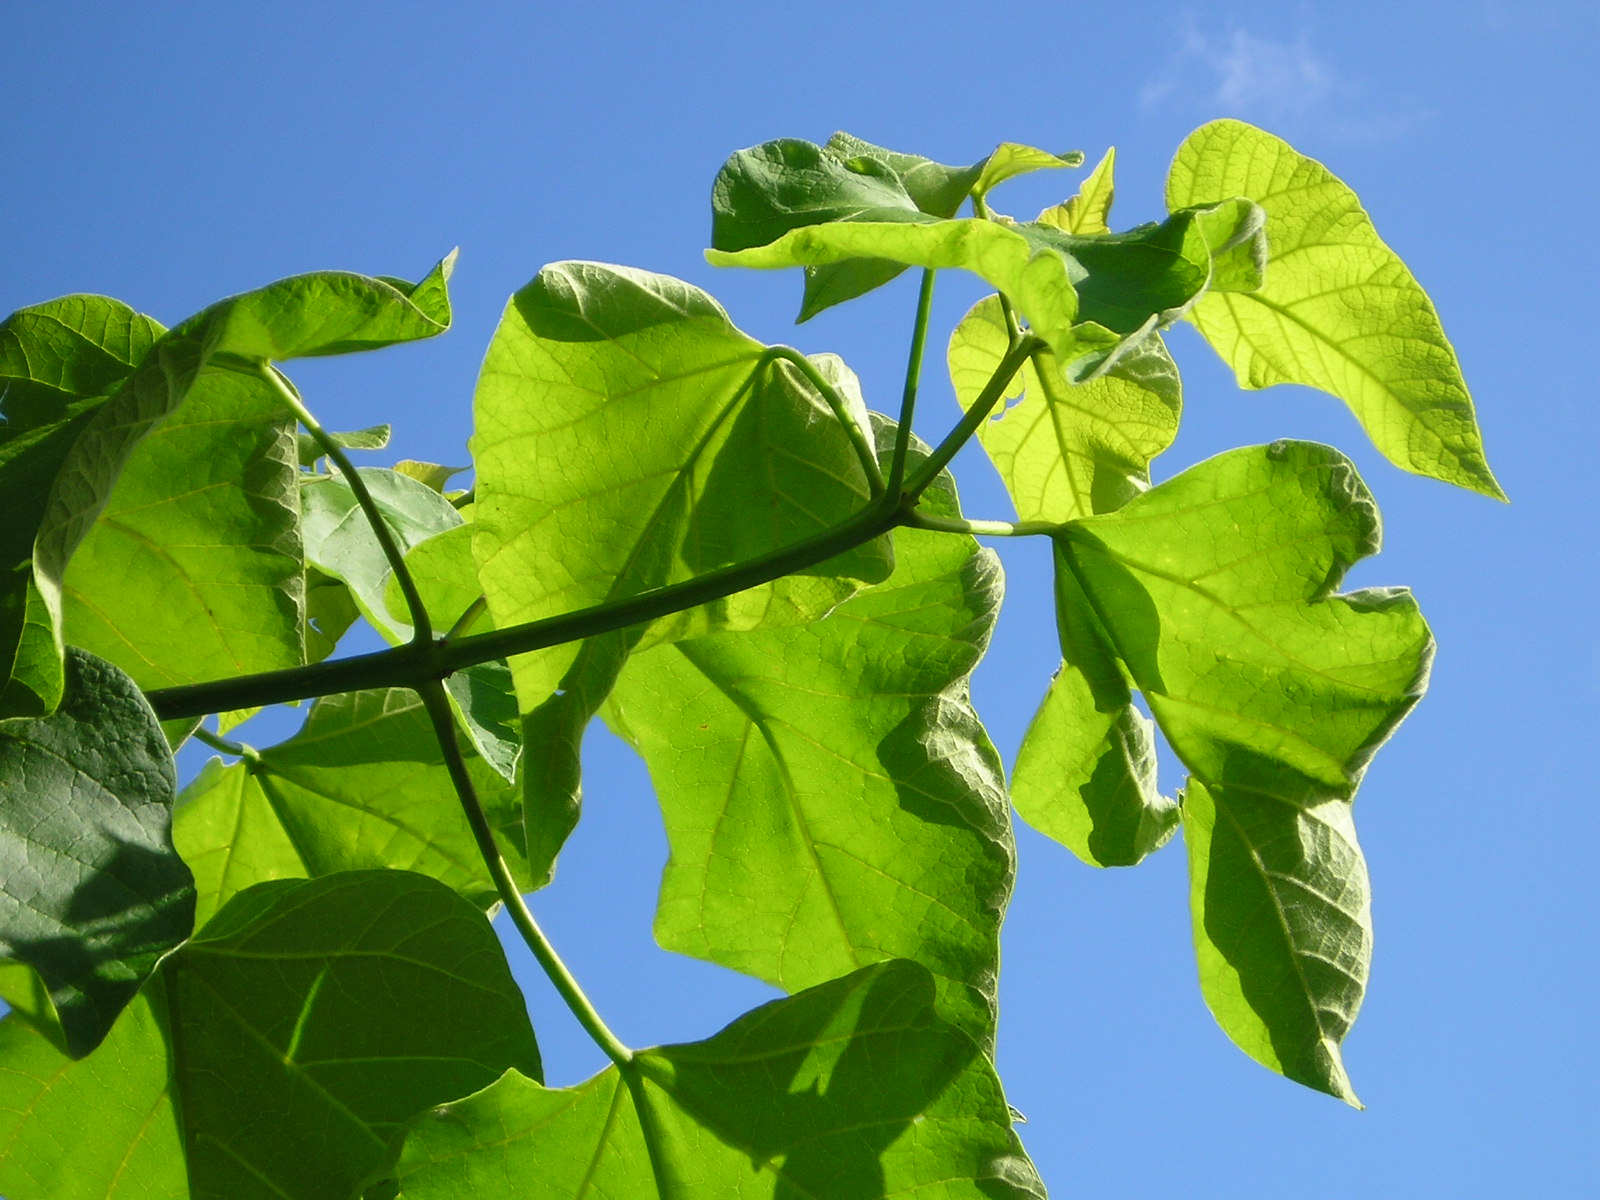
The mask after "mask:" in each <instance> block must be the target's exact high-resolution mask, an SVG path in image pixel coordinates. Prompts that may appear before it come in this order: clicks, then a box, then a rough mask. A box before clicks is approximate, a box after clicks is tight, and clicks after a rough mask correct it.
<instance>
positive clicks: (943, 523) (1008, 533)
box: [905, 511, 1062, 537]
mask: <svg viewBox="0 0 1600 1200" xmlns="http://www.w3.org/2000/svg"><path fill="white" fill-rule="evenodd" d="M905 523H906V525H908V526H910V527H911V528H913V529H933V530H937V531H938V532H940V533H970V534H974V535H976V536H979V537H1037V536H1039V535H1041V534H1042V535H1044V536H1047V537H1048V536H1050V535H1052V534H1056V533H1060V532H1061V528H1062V527H1061V526H1060V525H1056V524H1053V523H1051V522H1049V521H964V520H962V519H961V518H959V517H936V516H933V515H932V514H931V513H924V512H915V511H914V512H912V513H911V514H910V515H909V516H907V518H906V521H905Z"/></svg>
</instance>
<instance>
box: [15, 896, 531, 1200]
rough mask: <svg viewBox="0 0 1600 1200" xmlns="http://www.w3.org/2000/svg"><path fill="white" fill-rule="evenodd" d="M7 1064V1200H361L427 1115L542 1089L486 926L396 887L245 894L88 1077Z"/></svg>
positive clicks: (57, 1067) (31, 1050)
mask: <svg viewBox="0 0 1600 1200" xmlns="http://www.w3.org/2000/svg"><path fill="white" fill-rule="evenodd" d="M0 1048H3V1049H5V1050H6V1051H8V1054H7V1067H8V1069H7V1071H6V1072H5V1073H3V1074H0V1136H3V1137H4V1139H5V1143H4V1144H5V1146H6V1152H5V1153H4V1154H3V1155H0V1188H4V1191H5V1195H6V1196H8V1197H10V1198H11V1200H91V1198H93V1200H100V1198H101V1197H107V1196H114V1197H128V1198H129V1200H133V1198H135V1197H138V1198H143V1197H146V1196H161V1197H173V1198H183V1200H189V1198H193V1200H225V1198H226V1200H256V1198H261V1200H266V1198H268V1197H271V1198H273V1200H282V1197H284V1196H293V1197H295V1198H296V1200H347V1198H348V1197H349V1196H351V1195H352V1194H354V1193H355V1192H356V1191H357V1188H358V1186H359V1185H360V1184H361V1183H362V1181H363V1180H364V1179H365V1178H367V1177H368V1176H369V1175H370V1174H371V1173H372V1172H373V1171H374V1170H375V1169H376V1168H378V1167H380V1166H381V1165H382V1163H383V1161H384V1158H385V1154H386V1146H387V1144H388V1142H389V1141H390V1139H391V1138H392V1137H393V1136H394V1135H395V1134H396V1133H397V1132H398V1131H399V1130H400V1128H401V1127H402V1125H403V1123H404V1122H406V1121H407V1120H409V1119H410V1118H411V1117H412V1116H414V1115H415V1114H416V1113H418V1112H420V1111H423V1110H425V1109H429V1108H432V1107H433V1106H435V1105H439V1104H442V1103H444V1102H446V1101H449V1100H453V1099H455V1098H457V1097H459V1096H463V1095H467V1094H469V1093H472V1092H475V1091H478V1090H480V1089H482V1088H484V1087H486V1086H488V1085H489V1084H491V1083H493V1082H494V1080H495V1079H497V1078H499V1077H500V1076H501V1075H502V1074H504V1073H505V1072H507V1071H517V1072H520V1073H522V1074H524V1075H528V1076H531V1077H533V1078H538V1077H539V1073H540V1065H539V1054H538V1049H537V1047H536V1045H535V1044H534V1039H533V1031H532V1029H531V1028H529V1026H528V1019H527V1013H526V1010H525V1008H524V1006H523V1001H522V997H521V994H520V993H519V992H518V991H517V988H516V985H515V983H514V982H513V981H512V978H511V973H510V970H509V969H508V968H507V966H506V963H505V958H504V955H503V954H502V953H501V950H500V946H499V943H498V940H497V939H496V937H495V935H494V931H493V929H492V928H491V927H490V925H489V923H488V922H487V921H486V920H484V917H483V914H482V913H481V912H477V911H475V910H474V909H473V908H472V906H471V905H469V904H468V903H467V902H466V901H464V900H462V899H461V898H460V897H458V896H455V895H454V894H452V893H451V892H450V891H449V890H448V889H447V888H445V887H444V886H443V885H442V884H440V883H438V882H436V881H434V880H431V879H427V878H425V877H423V876H420V875H413V874H410V873H407V872H402V871H372V872H358V873H353V874H344V875H337V876H331V877H329V878H326V879H317V880H310V881H285V882H281V883H268V884H262V885H260V886H258V887H256V888H252V889H251V890H249V891H247V892H245V893H243V894H241V895H239V896H237V897H235V898H234V900H233V901H231V902H230V903H229V904H228V905H227V906H226V907H225V908H224V909H223V910H222V911H221V912H220V913H219V914H218V915H217V916H216V917H215V918H214V919H213V920H212V922H211V923H210V924H209V925H208V926H207V928H206V929H205V930H204V931H202V932H201V933H200V934H199V935H198V936H197V937H196V938H195V939H194V940H193V941H191V942H190V943H189V944H188V945H187V946H185V947H184V948H183V950H181V951H180V952H179V953H178V954H176V955H174V956H173V957H172V958H171V959H169V960H168V961H167V963H166V964H164V965H163V967H162V970H161V971H160V972H159V974H158V975H157V977H156V979H155V980H154V981H153V982H152V984H151V985H150V986H149V987H147V988H146V989H145V991H144V993H143V994H141V996H140V997H139V998H138V999H137V1000H136V1001H135V1002H134V1003H133V1004H132V1005H130V1006H129V1008H128V1010H127V1011H126V1012H125V1014H124V1016H123V1018H122V1020H121V1021H119V1023H118V1025H117V1027H116V1028H115V1029H114V1030H113V1031H112V1034H111V1037H110V1038H109V1039H107V1041H106V1044H105V1046H104V1047H102V1049H101V1051H100V1052H98V1053H96V1054H95V1055H94V1056H93V1057H92V1058H89V1059H86V1060H84V1061H83V1062H79V1063H73V1062H70V1061H69V1060H66V1059H65V1058H63V1057H62V1056H61V1055H60V1053H59V1052H58V1051H55V1050H54V1048H53V1047H51V1046H50V1045H49V1043H48V1041H47V1040H46V1039H44V1038H43V1037H42V1036H41V1035H39V1034H38V1033H37V1032H36V1031H34V1030H33V1029H32V1028H31V1026H29V1025H28V1024H27V1023H26V1022H22V1021H19V1020H17V1018H15V1017H11V1018H8V1019H7V1020H6V1021H5V1022H4V1023H3V1024H0ZM85 1113H94V1114H96V1119H95V1120H94V1121H91V1122H85V1120H84V1114H85ZM263 1114H270V1116H271V1120H267V1121H264V1120H262V1115H263Z"/></svg>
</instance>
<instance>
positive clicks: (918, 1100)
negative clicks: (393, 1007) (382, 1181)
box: [394, 962, 1044, 1200]
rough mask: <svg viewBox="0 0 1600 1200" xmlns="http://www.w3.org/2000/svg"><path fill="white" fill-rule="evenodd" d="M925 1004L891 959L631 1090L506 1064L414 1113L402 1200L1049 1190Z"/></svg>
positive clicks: (995, 1090)
mask: <svg viewBox="0 0 1600 1200" xmlns="http://www.w3.org/2000/svg"><path fill="white" fill-rule="evenodd" d="M932 1001H933V987H932V983H931V981H930V980H929V978H928V975H927V972H926V971H924V970H922V969H921V968H919V967H917V966H915V965H914V964H911V963H906V962H887V963H882V964H879V965H877V966H874V967H868V968H865V969H863V970H861V971H858V972H856V973H854V974H852V975H850V976H848V977H846V978H844V979H838V980H835V981H832V982H830V983H826V984H822V985H820V986H818V987H816V988H813V989H811V990H809V991H807V992H804V993H801V994H800V995H797V996H794V997H792V998H790V999H787V1000H779V1001H775V1002H773V1003H772V1004H768V1005H766V1006H764V1007H762V1008H758V1009H756V1010H755V1011H754V1012H751V1013H749V1014H747V1015H746V1016H744V1017H742V1018H740V1019H739V1020H738V1021H736V1022H735V1023H734V1024H732V1025H730V1026H729V1027H728V1028H727V1029H725V1030H723V1031H722V1032H721V1033H719V1034H717V1035H716V1036H715V1037H713V1038H711V1039H709V1040H707V1041H704V1042H697V1043H694V1044H691V1045H679V1046H663V1047H660V1048H658V1049H654V1050H647V1051H644V1052H643V1053H641V1054H639V1055H638V1057H637V1058H636V1059H635V1064H636V1066H635V1070H636V1071H637V1079H636V1081H635V1082H634V1083H633V1084H632V1086H629V1085H628V1084H627V1083H626V1082H625V1081H624V1080H622V1079H621V1078H620V1077H619V1075H618V1073H617V1070H616V1068H614V1067H613V1068H609V1069H607V1070H606V1071H605V1072H603V1073H602V1074H600V1075H598V1076H596V1077H595V1078H594V1079H592V1080H590V1081H589V1082H588V1083H585V1084H583V1085H581V1086H579V1087H576V1088H562V1089H546V1088H542V1087H540V1086H538V1085H537V1084H534V1083H533V1082H531V1081H529V1080H527V1079H523V1078H521V1077H519V1076H517V1075H514V1074H513V1075H507V1076H506V1077H505V1078H503V1079H501V1080H500V1081H499V1082H497V1083H496V1084H494V1086H492V1087H490V1088H488V1089H486V1090H485V1091H483V1092H480V1093H479V1094H477V1095H475V1096H470V1097H467V1098H466V1099H464V1100H461V1101H459V1102H457V1103H454V1104H450V1105H447V1106H445V1107H444V1108H442V1109H439V1110H436V1111H434V1112H432V1113H428V1114H426V1115H423V1116H421V1117H419V1118H418V1119H417V1120H416V1121H414V1122H413V1123H412V1124H411V1126H410V1128H409V1129H408V1130H407V1132H406V1135H405V1137H404V1139H403V1141H401V1142H400V1143H399V1144H398V1146H397V1153H396V1162H395V1164H394V1175H395V1176H396V1178H397V1179H398V1188H399V1195H400V1196H401V1197H405V1198H407V1200H444V1198H446V1197H452V1198H453V1197H458V1196H469V1195H483V1196H490V1195H499V1194H504V1193H514V1194H516V1195H519V1196H526V1197H529V1198H530V1200H578V1198H579V1197H599V1196H607V1197H618V1198H619V1200H620V1198H622V1197H626V1198H627V1200H649V1198H650V1197H660V1198H662V1200H689V1198H690V1197H707V1198H708V1200H709V1198H710V1197H717V1198H718V1200H721V1198H723V1197H730V1198H738V1197H747V1198H749V1200H756V1198H758V1197H760V1198H762V1200H765V1198H768V1197H773V1196H778V1197H794V1198H799V1197H830V1198H831V1197H840V1198H843V1197H851V1198H857V1200H877V1198H883V1200H886V1198H887V1197H891V1196H910V1195H914V1196H917V1197H925V1198H927V1200H957V1198H958V1197H971V1198H973V1200H976V1198H977V1197H980V1196H982V1197H990V1198H992V1200H998V1198H1004V1200H1024V1198H1033V1200H1043V1196H1044V1189H1043V1187H1042V1186H1041V1185H1040V1183H1039V1181H1038V1177H1037V1175H1036V1174H1035V1173H1034V1170H1033V1167H1032V1164H1030V1163H1029V1162H1028V1160H1027V1158H1026V1156H1025V1155H1024V1154H1023V1152H1022V1148H1021V1146H1020V1145H1019V1143H1018V1142H1017V1139H1016V1136H1015V1134H1013V1133H1012V1132H1011V1128H1010V1114H1009V1112H1008V1110H1007V1109H1006V1106H1005V1102H1004V1100H1003V1098H1002V1097H1001V1094H1000V1088H999V1084H998V1081H997V1080H996V1079H995V1077H994V1072H993V1068H992V1067H990V1066H989V1064H988V1062H987V1060H986V1059H985V1058H984V1056H983V1055H982V1054H981V1053H979V1052H978V1051H977V1048H976V1047H975V1046H974V1045H973V1044H972V1042H971V1041H970V1040H969V1039H967V1038H966V1037H964V1036H963V1035H962V1034H961V1033H959V1032H958V1031H956V1030H955V1029H953V1028H952V1027H950V1026H949V1025H947V1024H945V1023H944V1022H942V1021H940V1020H939V1019H938V1018H937V1017H936V1016H934V1015H933V1013H932V1011H931V1008H932ZM641 1105H642V1108H643V1111H642V1112H641V1107H640V1106H641Z"/></svg>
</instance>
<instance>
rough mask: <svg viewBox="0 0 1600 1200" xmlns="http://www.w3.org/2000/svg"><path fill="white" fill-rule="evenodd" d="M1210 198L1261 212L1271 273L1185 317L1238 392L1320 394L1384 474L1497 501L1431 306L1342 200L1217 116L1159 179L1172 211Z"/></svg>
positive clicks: (1265, 138)
mask: <svg viewBox="0 0 1600 1200" xmlns="http://www.w3.org/2000/svg"><path fill="white" fill-rule="evenodd" d="M1224 196H1248V197H1249V198H1250V199H1252V200H1254V201H1256V202H1257V203H1258V204H1260V205H1261V206H1262V207H1263V208H1264V209H1266V211H1267V219H1268V222H1269V225H1268V230H1267V234H1268V238H1269V240H1270V242H1271V253H1272V264H1271V267H1270V269H1269V270H1268V272H1267V279H1266V284H1265V286H1263V287H1262V288H1260V289H1259V290H1257V291H1255V292H1252V293H1249V294H1247V295H1240V294H1228V295H1213V296H1208V297H1206V298H1204V299H1202V301H1201V302H1200V304H1199V306H1198V307H1197V308H1196V309H1195V310H1194V311H1193V312H1192V313H1191V314H1190V319H1191V320H1192V321H1193V322H1194V324H1195V326H1196V327H1197V328H1198V329H1199V330H1200V332H1201V333H1202V334H1204V335H1205V338H1206V340H1207V341H1208V342H1210V343H1211V344H1212V346H1213V347H1215V348H1216V350H1217V353H1219V354H1220V355H1221V356H1222V358H1223V360H1224V361H1225V362H1227V363H1228V365H1229V366H1231V367H1232V368H1233V370H1234V373H1235V374H1236V375H1237V376H1238V379H1239V386H1240V387H1245V388H1264V387H1269V386H1271V385H1272V384H1275V383H1304V384H1309V385H1310V386H1312V387H1316V388H1321V389H1322V390H1323V391H1326V392H1331V393H1333V394H1334V395H1335V396H1338V397H1339V398H1340V399H1341V400H1343V401H1344V402H1345V403H1346V404H1348V405H1349V406H1350V409H1351V411H1352V412H1354V413H1355V415H1356V418H1357V419H1358V420H1359V421H1360V422H1361V424H1362V426H1363V427H1364V428H1365V429H1366V431H1367V433H1368V435H1369V436H1370V437H1371V438H1372V441H1373V444H1374V445H1375V446H1377V448H1378V449H1379V450H1380V451H1382V452H1383V454H1384V456H1385V457H1387V458H1388V459H1389V461H1390V462H1392V463H1394V464H1395V465H1396V466H1398V467H1401V468H1403V469H1404V470H1407V471H1412V472H1415V473H1417V474H1419V475H1428V476H1432V477H1433V478H1435V479H1442V480H1444V481H1446V482H1448V483H1454V484H1459V485H1460V486H1462V487H1465V488H1470V489H1472V490H1473V491H1477V492H1482V493H1483V494H1484V495H1487V496H1494V497H1496V498H1499V499H1504V498H1505V494H1504V493H1503V492H1502V491H1501V490H1500V485H1499V484H1498V483H1496V482H1495V479H1494V476H1493V474H1491V473H1490V471H1489V465H1488V463H1487V462H1486V461H1485V459H1484V453H1483V442H1482V438H1481V436H1480V434H1479V432H1478V424H1477V418H1476V416H1475V415H1474V413H1473V407H1472V398H1471V396H1470V395H1469V394H1468V393H1467V386H1466V382H1465V381H1464V380H1463V379H1462V378H1461V368H1460V365H1459V363H1458V362H1457V361H1456V354H1455V351H1454V350H1453V349H1452V348H1451V346H1450V343H1449V342H1448V341H1447V340H1446V338H1445V335H1444V330H1443V329H1442V328H1441V327H1440V324H1439V317H1438V314H1437V313H1436V312H1435V311H1434V307H1433V303H1432V302H1431V301H1430V300H1429V299H1428V296H1427V293H1426V292H1424V291H1423V290H1422V288H1421V286H1420V285H1419V284H1418V283H1417V281H1416V279H1415V278H1414V277H1413V276H1412V274H1411V272H1410V271H1409V270H1408V269H1407V268H1406V265H1405V264H1404V263H1403V262H1401V261H1400V259H1399V257H1398V256H1397V255H1396V254H1395V253H1394V251H1392V250H1390V249H1389V247H1388V246H1386V245H1384V243H1383V242H1382V240H1380V239H1379V237H1378V234H1377V231H1376V230H1375V229H1374V228H1373V225H1372V220H1371V218H1369V217H1368V216H1367V214H1366V212H1364V211H1363V210H1362V208H1361V204H1360V201H1359V200H1358V199H1357V198H1356V195H1355V193H1354V192H1352V191H1351V190H1350V189H1349V187H1347V186H1346V185H1345V184H1344V183H1343V182H1341V181H1340V180H1339V179H1338V178H1337V177H1335V176H1334V175H1333V174H1332V173H1331V172H1329V171H1328V169H1327V168H1326V167H1324V166H1323V165H1322V164H1321V163H1319V162H1317V161H1316V160H1314V159H1310V158H1307V157H1305V156H1304V155H1302V154H1299V153H1297V152H1296V151H1295V150H1294V149H1293V148H1292V147H1291V146H1289V145H1288V144H1287V143H1286V142H1283V141H1280V140H1279V139H1278V138H1275V137H1273V136H1272V135H1271V134H1269V133H1264V132H1263V131H1261V130H1259V129H1256V128H1254V127H1253V126H1250V125H1246V124H1244V123H1243V122H1242V121H1231V120H1230V121H1213V122H1212V123H1211V124H1209V125H1204V126H1202V127H1201V128H1199V129H1197V130H1196V131H1195V132H1194V133H1192V134H1190V135H1189V137H1188V138H1187V139H1186V140H1185V141H1184V143H1183V145H1182V146H1180V147H1179V149H1178V154H1177V157H1176V158H1174V159H1173V162H1172V170H1171V173H1170V175H1169V176H1168V179H1167V205H1168V207H1169V208H1172V209H1179V208H1184V207H1186V206H1189V205H1194V204H1206V203H1209V202H1212V201H1215V200H1218V199H1220V198H1222V197H1224Z"/></svg>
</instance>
